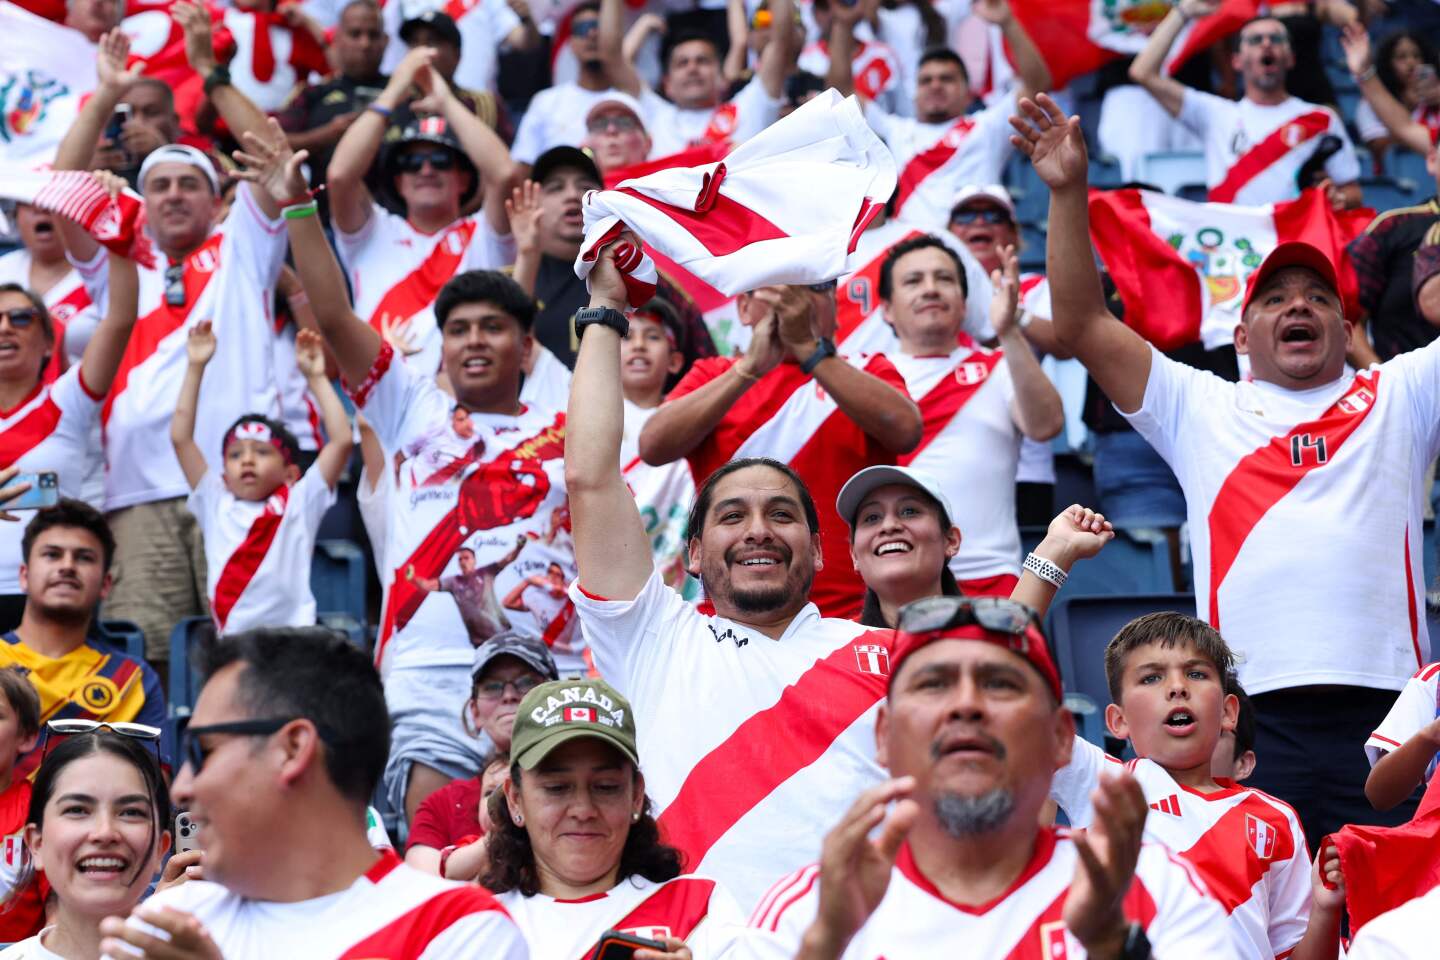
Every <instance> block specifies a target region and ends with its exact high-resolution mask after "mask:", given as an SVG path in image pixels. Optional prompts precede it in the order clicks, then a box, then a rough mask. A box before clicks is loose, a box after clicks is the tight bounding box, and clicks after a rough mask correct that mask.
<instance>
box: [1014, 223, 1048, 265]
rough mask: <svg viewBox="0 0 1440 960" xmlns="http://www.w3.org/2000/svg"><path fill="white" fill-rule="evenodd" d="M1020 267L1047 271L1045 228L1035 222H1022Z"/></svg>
mask: <svg viewBox="0 0 1440 960" xmlns="http://www.w3.org/2000/svg"><path fill="white" fill-rule="evenodd" d="M1020 239H1021V241H1022V246H1021V248H1020V269H1021V270H1022V271H1026V272H1029V271H1038V272H1041V273H1043V272H1044V271H1045V229H1044V228H1043V227H1041V226H1040V225H1038V224H1034V223H1021V224H1020Z"/></svg>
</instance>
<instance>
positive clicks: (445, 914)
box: [130, 851, 539, 960]
mask: <svg viewBox="0 0 1440 960" xmlns="http://www.w3.org/2000/svg"><path fill="white" fill-rule="evenodd" d="M146 902H147V903H151V904H156V905H158V906H165V907H169V908H171V909H173V910H181V911H184V912H185V913H188V914H191V915H192V916H194V917H195V919H197V920H199V921H200V922H201V923H203V924H204V925H205V927H206V929H207V930H209V931H210V937H211V939H213V940H214V941H215V944H216V946H218V947H219V948H220V952H221V953H222V954H223V955H224V957H225V960H273V958H275V957H296V958H299V957H304V958H305V960H348V958H352V957H353V958H360V957H367V958H368V957H401V956H403V957H413V958H415V960H472V958H474V957H481V956H483V957H485V958H486V960H492V958H493V960H529V957H530V949H529V947H528V946H527V945H526V943H525V938H524V937H523V936H522V935H521V933H520V929H519V928H518V927H517V926H516V925H515V921H513V920H511V919H510V917H509V915H507V914H506V912H505V908H504V907H502V906H500V905H499V904H498V903H496V902H495V898H494V897H492V896H491V895H490V894H489V893H487V892H486V891H485V890H484V889H483V888H481V887H479V886H477V885H475V884H473V883H456V882H454V881H451V880H442V879H440V878H439V877H437V876H434V875H433V874H429V873H424V872H421V871H419V870H416V869H414V868H413V867H407V866H405V865H404V864H402V863H401V862H400V860H399V858H398V857H396V856H395V853H394V851H389V852H384V853H381V855H380V859H379V860H378V861H376V863H375V866H373V867H371V868H370V869H369V870H368V871H366V872H365V874H364V875H363V876H361V877H359V878H358V879H356V881H355V882H354V883H353V884H352V885H351V886H350V888H349V889H348V890H342V891H341V892H339V893H332V894H329V895H328V896H324V897H316V898H314V899H312V900H301V901H299V902H297V903H276V902H272V901H261V900H250V899H247V898H245V897H241V896H238V895H236V894H233V893H231V892H230V891H228V890H226V889H225V888H224V887H222V886H220V885H219V884H218V883H209V882H207V881H204V880H192V881H190V882H189V883H182V884H181V885H180V886H178V887H171V888H170V889H168V890H164V891H161V892H160V893H157V894H155V896H153V897H151V898H150V899H149V900H147V901H146ZM130 922H131V923H132V924H136V925H137V926H138V925H141V924H140V923H138V922H137V921H136V920H134V919H133V918H132V919H131V921H130ZM538 957H539V955H538V954H537V960H538Z"/></svg>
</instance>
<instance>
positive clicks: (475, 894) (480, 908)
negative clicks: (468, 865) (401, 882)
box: [336, 850, 506, 960]
mask: <svg viewBox="0 0 1440 960" xmlns="http://www.w3.org/2000/svg"><path fill="white" fill-rule="evenodd" d="M398 866H400V860H399V858H398V857H397V856H396V855H395V852H394V851H393V850H392V851H386V852H385V853H382V854H381V855H380V859H379V860H378V861H376V863H375V865H374V866H373V867H371V868H370V869H369V870H367V871H365V879H366V880H368V881H370V882H371V883H377V884H378V883H380V882H381V881H383V880H384V879H385V878H386V877H387V876H388V875H389V874H390V873H391V871H393V870H394V869H395V868H396V867H398ZM397 889H398V891H399V893H400V895H402V896H403V895H404V890H405V888H404V887H403V886H400V887H398V888H397ZM486 913H494V914H496V915H497V916H501V917H504V916H506V913H505V909H504V908H503V907H501V906H500V904H499V903H498V902H497V901H496V900H495V898H494V896H493V895H491V894H490V893H489V891H487V890H485V888H483V887H481V886H479V885H477V884H473V883H471V884H465V885H464V886H455V887H452V888H451V889H449V890H441V891H440V892H439V893H437V894H435V895H434V896H432V897H429V898H427V899H425V900H422V901H421V902H420V903H419V904H417V905H416V906H415V907H414V908H413V909H411V910H408V911H406V912H405V913H402V914H400V915H399V916H398V917H396V918H395V919H393V920H391V921H390V922H389V923H387V924H385V925H384V926H383V927H381V928H380V929H378V930H375V931H373V932H372V933H370V934H369V935H368V936H366V937H365V938H364V939H362V940H360V941H358V942H357V943H355V944H352V945H351V946H349V947H347V948H346V949H345V950H344V951H343V952H342V953H340V954H339V955H338V956H337V957H336V960H374V958H377V957H384V958H386V960H419V958H420V957H422V956H424V955H425V954H426V953H428V952H429V949H430V944H431V941H433V940H435V939H436V938H437V937H439V936H440V935H441V934H442V933H444V932H445V931H446V930H448V929H449V928H450V927H451V926H452V925H454V924H456V923H458V922H460V921H461V920H464V919H466V918H467V917H473V916H476V915H478V914H486ZM363 922H364V918H357V923H363ZM481 952H483V951H481Z"/></svg>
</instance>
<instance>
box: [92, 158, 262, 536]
mask: <svg viewBox="0 0 1440 960" xmlns="http://www.w3.org/2000/svg"><path fill="white" fill-rule="evenodd" d="M285 249H286V238H285V226H284V221H282V220H279V219H275V220H271V219H269V218H268V217H266V216H265V214H264V213H263V212H261V210H260V208H259V207H258V206H256V204H255V201H254V199H253V198H252V197H251V195H250V187H249V186H248V185H242V186H241V187H240V188H239V190H238V191H237V192H236V194H235V202H234V203H233V204H232V205H231V207H230V213H229V215H228V216H226V217H225V220H224V222H222V223H221V224H220V226H219V227H217V228H216V229H215V231H214V232H213V233H211V234H210V237H209V238H208V239H207V240H206V241H205V242H204V243H202V244H201V245H200V247H199V249H197V250H196V251H195V252H193V253H191V254H190V255H189V256H188V257H186V258H185V260H184V261H183V267H184V273H183V278H182V280H183V288H184V294H185V302H184V304H182V305H177V306H171V305H170V304H168V303H166V301H165V287H166V284H165V263H164V261H163V258H162V260H161V262H159V263H157V264H156V265H155V266H154V267H153V268H146V267H141V268H140V298H139V311H138V312H139V319H138V320H136V321H135V329H134V331H133V332H132V333H131V334H130V342H129V343H128V344H127V345H126V347H125V354H124V356H123V357H122V358H121V360H120V369H119V371H118V372H117V373H116V374H115V382H114V383H113V384H112V385H111V387H110V394H109V396H108V397H107V398H106V400H105V405H104V407H103V408H102V409H101V418H102V423H103V424H104V429H105V509H106V510H119V509H121V508H122V507H130V506H134V505H135V504H137V503H150V502H152V501H155V500H168V499H171V498H174V497H184V496H187V495H189V493H190V485H189V484H188V483H186V482H185V474H184V472H183V471H181V469H180V461H179V460H177V459H176V458H175V448H174V446H173V445H172V444H171V442H170V417H171V415H172V414H173V413H174V412H175V403H176V401H177V400H178V399H179V397H180V383H181V381H182V380H184V378H185V368H186V366H187V364H188V361H187V360H186V354H185V341H186V338H187V337H188V336H189V332H190V328H191V327H193V326H194V325H195V324H197V323H199V322H200V321H202V320H208V321H210V322H211V323H212V324H213V326H214V330H215V340H216V347H215V356H214V358H213V359H212V360H211V361H210V363H209V365H207V366H206V368H205V381H204V383H203V384H201V387H200V404H199V413H200V415H199V416H198V417H197V418H196V423H195V442H196V443H197V444H198V445H199V446H200V450H201V452H203V453H204V454H205V458H206V459H207V460H211V461H218V458H219V457H220V453H221V451H220V445H221V443H222V441H223V440H224V436H225V431H226V430H228V429H229V427H230V424H231V423H233V422H234V421H235V418H236V417H238V416H240V415H241V414H245V413H258V414H261V415H264V416H275V415H277V414H278V413H279V407H280V401H279V392H278V390H277V389H276V385H275V375H274V362H275V356H274V353H275V352H274V346H273V345H272V343H271V340H272V338H273V337H274V315H273V311H272V310H271V304H272V302H273V300H274V292H275V281H276V280H277V278H278V277H279V275H280V267H281V266H282V265H283V263H284V257H285ZM75 266H76V268H77V269H78V270H79V271H80V276H81V277H82V278H83V279H84V281H85V288H86V289H87V290H89V291H90V297H91V299H92V300H94V301H95V307H96V309H97V310H101V311H103V310H105V309H106V306H107V304H108V302H109V295H108V286H109V259H108V254H107V252H106V251H105V249H104V248H103V247H102V248H101V249H100V251H99V252H98V253H96V255H95V257H94V258H93V259H91V260H90V261H89V262H87V263H78V264H76V265H75Z"/></svg>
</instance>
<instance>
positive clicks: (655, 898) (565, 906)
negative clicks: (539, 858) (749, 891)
mask: <svg viewBox="0 0 1440 960" xmlns="http://www.w3.org/2000/svg"><path fill="white" fill-rule="evenodd" d="M495 899H496V900H498V901H500V905H501V906H502V907H504V908H505V910H506V911H507V912H508V913H509V914H510V916H511V918H512V919H513V920H514V921H515V923H516V925H517V926H519V928H520V932H521V933H523V934H525V939H526V940H527V941H529V943H530V950H531V952H532V953H533V954H534V956H536V957H537V958H539V957H553V958H554V960H579V958H582V957H588V956H590V953H591V951H592V950H594V948H595V944H596V943H597V942H599V940H600V935H601V934H602V933H604V932H605V931H607V930H619V931H620V932H621V933H628V934H631V935H632V936H637V937H645V938H647V939H650V940H659V939H661V938H662V937H675V938H676V939H677V940H683V941H685V945H686V946H688V947H689V948H690V952H691V953H692V954H693V955H694V957H695V960H715V958H719V957H722V956H724V955H725V953H726V951H728V950H729V949H730V945H731V944H732V943H733V942H734V940H735V939H736V938H737V937H743V936H744V935H745V914H744V913H742V912H741V911H740V907H739V905H738V904H737V903H736V902H735V898H734V897H732V896H730V894H729V892H727V891H726V889H725V888H724V887H722V886H721V885H720V884H718V883H716V882H715V881H714V880H710V879H707V878H705V877H697V876H695V875H693V874H686V875H684V876H679V877H676V878H675V879H673V880H667V881H665V882H664V883H655V882H654V881H651V880H646V879H645V878H643V877H631V878H630V879H628V880H622V881H621V882H620V883H619V884H617V885H616V886H615V887H614V888H613V889H611V890H610V891H608V892H606V893H602V894H599V895H598V896H593V897H587V898H585V899H583V900H556V899H555V898H554V897H547V896H545V894H543V893H537V894H535V896H533V897H526V896H522V895H521V893H520V891H518V890H511V891H509V892H508V893H500V894H496V896H495Z"/></svg>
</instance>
